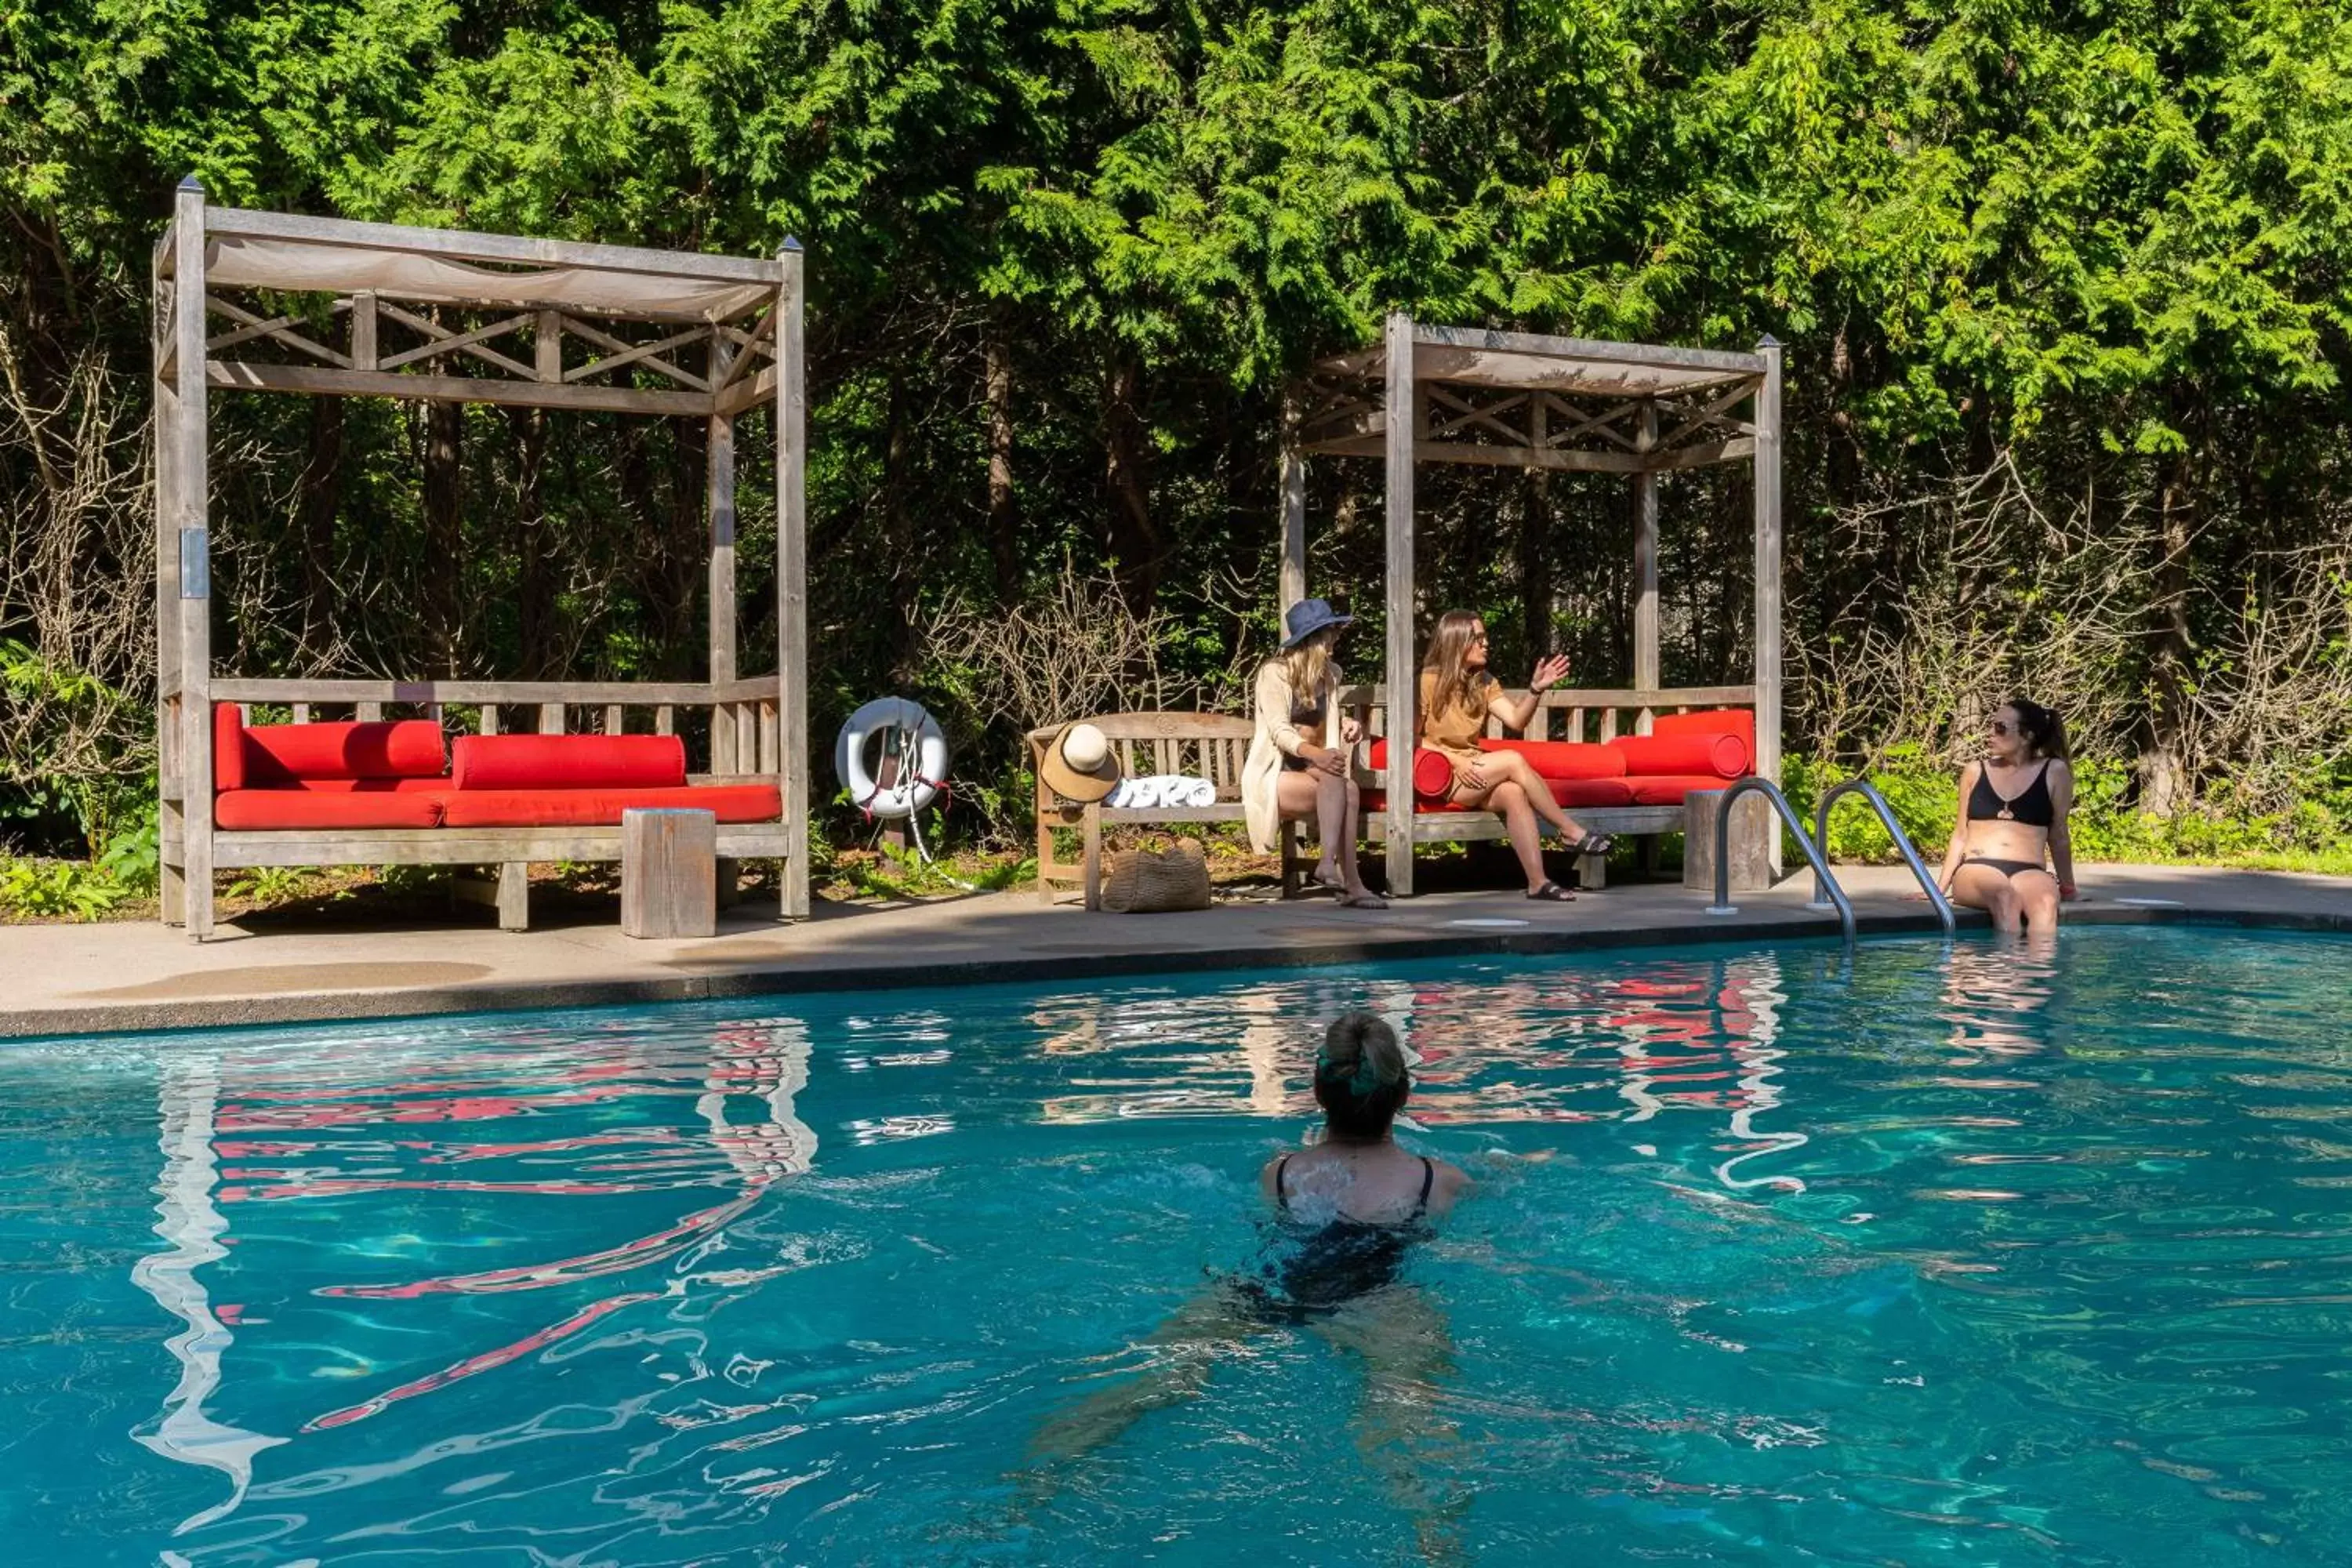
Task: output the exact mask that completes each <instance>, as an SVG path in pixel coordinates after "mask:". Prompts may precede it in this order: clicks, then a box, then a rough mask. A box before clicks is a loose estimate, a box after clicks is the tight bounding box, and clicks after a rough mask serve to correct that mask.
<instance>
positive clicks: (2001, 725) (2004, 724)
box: [1992, 719, 2009, 736]
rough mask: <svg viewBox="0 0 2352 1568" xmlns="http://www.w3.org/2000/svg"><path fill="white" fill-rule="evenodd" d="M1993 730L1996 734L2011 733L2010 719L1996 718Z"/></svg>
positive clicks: (1993, 722)
mask: <svg viewBox="0 0 2352 1568" xmlns="http://www.w3.org/2000/svg"><path fill="white" fill-rule="evenodd" d="M1992 732H1993V733H1994V734H1996V735H2003V736H2005V735H2007V734H2008V733H2009V721H2007V720H2005V719H1996V720H1994V721H1992Z"/></svg>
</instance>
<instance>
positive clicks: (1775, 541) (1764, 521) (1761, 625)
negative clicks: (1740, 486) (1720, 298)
mask: <svg viewBox="0 0 2352 1568" xmlns="http://www.w3.org/2000/svg"><path fill="white" fill-rule="evenodd" d="M1756 352H1757V353H1760V354H1762V355H1763V356H1764V380H1763V384H1761V385H1760V386H1759V387H1758V388H1757V391H1756V456H1755V458H1754V459H1753V461H1754V463H1755V468H1756V771H1757V773H1759V774H1761V775H1763V776H1764V777H1765V778H1768V779H1770V780H1771V781H1772V782H1773V783H1774V784H1779V783H1780V342H1779V341H1778V340H1777V339H1775V338H1774V337H1772V335H1771V334H1770V333H1769V332H1768V333H1766V334H1765V337H1764V340H1763V342H1759V343H1758V344H1757V345H1756ZM1770 837H1771V847H1770V850H1769V853H1770V856H1771V862H1772V871H1773V874H1774V875H1775V876H1778V875H1779V874H1780V835H1779V834H1777V833H1775V834H1773V835H1771V836H1770Z"/></svg>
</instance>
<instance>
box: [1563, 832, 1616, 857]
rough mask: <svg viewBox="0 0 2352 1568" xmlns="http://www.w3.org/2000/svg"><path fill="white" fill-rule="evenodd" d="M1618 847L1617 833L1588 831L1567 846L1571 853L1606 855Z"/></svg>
mask: <svg viewBox="0 0 2352 1568" xmlns="http://www.w3.org/2000/svg"><path fill="white" fill-rule="evenodd" d="M1616 847H1617V837H1616V835H1614V834H1611V833H1588V834H1586V835H1585V836H1584V837H1581V838H1580V839H1578V840H1577V841H1576V842H1575V843H1573V844H1570V845H1569V846H1568V847H1567V848H1568V852H1569V853H1570V854H1571V855H1606V854H1608V853H1609V851H1611V850H1612V849H1614V848H1616Z"/></svg>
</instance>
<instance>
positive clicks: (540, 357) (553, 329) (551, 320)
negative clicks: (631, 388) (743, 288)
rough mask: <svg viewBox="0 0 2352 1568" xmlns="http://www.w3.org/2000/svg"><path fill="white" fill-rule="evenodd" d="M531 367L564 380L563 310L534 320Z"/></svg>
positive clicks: (542, 376)
mask: <svg viewBox="0 0 2352 1568" xmlns="http://www.w3.org/2000/svg"><path fill="white" fill-rule="evenodd" d="M715 341H716V340H714V343H715ZM714 352H715V349H714ZM530 368H531V374H532V375H534V376H535V377H536V378H537V379H539V380H541V381H543V382H546V383H548V384H551V385H553V384H558V383H561V382H562V380H563V312H562V311H561V310H541V312H540V313H539V316H538V319H537V320H536V321H533V322H532V324H531V329H530ZM711 384H712V385H714V386H716V385H717V384H719V383H718V378H717V377H716V376H713V377H712V378H711Z"/></svg>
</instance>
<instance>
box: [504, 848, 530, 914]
mask: <svg viewBox="0 0 2352 1568" xmlns="http://www.w3.org/2000/svg"><path fill="white" fill-rule="evenodd" d="M499 930H500V931H529V930H530V862H529V861H528V860H506V861H501V862H500V863H499Z"/></svg>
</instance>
